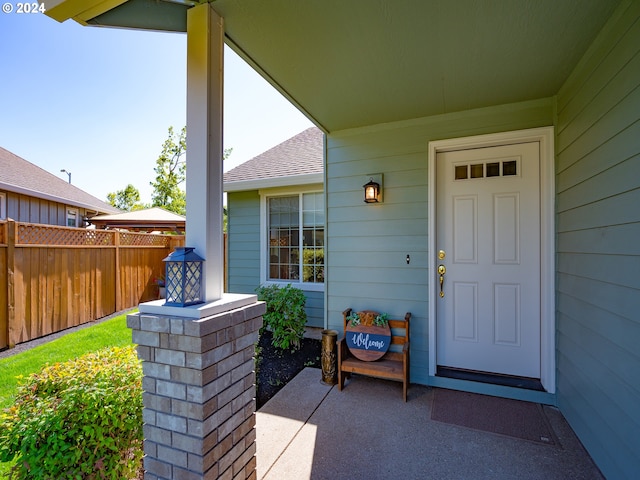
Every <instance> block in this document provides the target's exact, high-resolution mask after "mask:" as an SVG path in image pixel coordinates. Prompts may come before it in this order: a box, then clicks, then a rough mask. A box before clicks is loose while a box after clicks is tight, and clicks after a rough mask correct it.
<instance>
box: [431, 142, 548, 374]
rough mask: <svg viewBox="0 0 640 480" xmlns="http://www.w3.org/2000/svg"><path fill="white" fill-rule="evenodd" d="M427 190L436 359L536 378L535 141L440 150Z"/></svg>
mask: <svg viewBox="0 0 640 480" xmlns="http://www.w3.org/2000/svg"><path fill="white" fill-rule="evenodd" d="M436 189H437V193H436V195H437V200H436V209H437V211H436V217H437V218H436V252H434V254H435V255H438V259H437V260H436V262H437V263H436V268H438V267H440V265H442V266H443V267H444V268H445V269H446V272H445V273H444V275H443V277H442V286H441V284H440V275H439V274H438V273H437V272H436V273H435V276H436V277H435V280H436V281H435V282H434V284H435V288H436V289H437V295H436V297H435V298H436V313H437V315H436V335H437V347H436V361H437V365H438V366H439V367H449V368H457V369H464V370H473V371H478V372H488V373H497V374H505V375H514V376H521V377H529V378H540V376H541V371H540V362H541V357H540V355H541V351H540V350H541V331H540V328H541V322H540V316H541V314H540V312H541V308H540V295H541V275H540V262H541V253H540V228H541V225H540V144H539V142H529V143H520V144H513V145H503V146H495V147H486V148H473V149H467V150H458V151H447V152H439V153H437V156H436ZM443 254H444V255H443ZM440 257H443V258H440Z"/></svg>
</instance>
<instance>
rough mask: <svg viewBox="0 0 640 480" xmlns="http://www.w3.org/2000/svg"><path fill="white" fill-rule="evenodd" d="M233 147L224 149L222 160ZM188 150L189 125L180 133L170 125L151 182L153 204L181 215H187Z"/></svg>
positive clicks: (229, 153) (227, 156)
mask: <svg viewBox="0 0 640 480" xmlns="http://www.w3.org/2000/svg"><path fill="white" fill-rule="evenodd" d="M232 151H233V149H232V148H227V149H225V150H224V152H223V155H222V160H223V161H224V160H226V159H227V158H229V155H231V152H232ZM186 152H187V127H182V130H180V133H179V134H177V133H175V132H174V130H173V127H169V135H168V138H167V139H166V140H165V142H164V143H163V144H162V152H161V153H160V156H159V157H158V159H157V160H156V167H155V169H154V171H155V172H156V179H155V181H154V182H150V184H151V186H152V187H153V193H152V194H151V205H152V206H154V207H163V208H165V209H167V210H170V211H172V212H175V213H178V214H180V215H186V212H187V196H186V193H185V191H184V189H183V184H184V183H185V179H186V171H187V162H186V158H182V157H183V156H184V155H185V154H186Z"/></svg>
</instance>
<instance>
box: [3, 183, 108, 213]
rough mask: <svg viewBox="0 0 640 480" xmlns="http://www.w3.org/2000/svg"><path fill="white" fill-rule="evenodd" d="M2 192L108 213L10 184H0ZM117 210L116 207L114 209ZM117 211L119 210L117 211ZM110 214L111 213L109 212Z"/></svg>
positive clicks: (94, 207) (82, 203) (95, 207)
mask: <svg viewBox="0 0 640 480" xmlns="http://www.w3.org/2000/svg"><path fill="white" fill-rule="evenodd" d="M0 190H6V191H7V192H13V193H19V194H21V195H28V196H29V197H34V198H41V199H43V200H50V201H52V202H56V203H62V204H64V205H68V206H69V207H79V208H85V209H87V210H95V211H97V212H107V210H106V209H104V208H102V207H100V206H98V205H90V204H88V203H84V202H77V201H75V200H71V199H69V198H63V197H58V196H56V195H49V194H48V193H42V192H38V191H35V190H29V189H28V188H24V187H19V186H17V185H12V184H10V183H4V182H0ZM114 208H115V207H114ZM116 210H117V209H116ZM109 213H110V212H109Z"/></svg>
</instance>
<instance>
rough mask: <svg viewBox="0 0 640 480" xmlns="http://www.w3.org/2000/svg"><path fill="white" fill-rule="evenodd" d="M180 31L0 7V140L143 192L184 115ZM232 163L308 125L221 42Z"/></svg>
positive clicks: (39, 159) (52, 163)
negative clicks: (87, 22) (105, 24)
mask: <svg viewBox="0 0 640 480" xmlns="http://www.w3.org/2000/svg"><path fill="white" fill-rule="evenodd" d="M186 41H187V37H186V35H185V34H175V33H174V34H171V33H154V32H138V31H130V30H121V29H107V28H95V27H82V26H80V25H79V24H77V23H75V22H72V21H67V22H65V23H63V24H60V23H58V22H56V21H54V20H52V19H50V18H49V17H46V16H45V15H42V14H28V15H27V14H16V13H15V12H14V13H10V14H5V13H0V146H2V147H3V148H6V149H7V150H9V151H11V152H13V153H15V154H16V155H19V156H20V157H22V158H24V159H26V160H28V161H30V162H32V163H34V164H36V165H38V166H40V167H42V168H44V169H45V170H47V171H49V172H51V173H53V174H55V175H58V176H60V177H61V178H64V179H65V180H66V179H67V176H66V174H65V173H61V172H60V170H61V169H63V168H64V169H66V170H68V171H70V172H71V173H72V183H73V184H74V185H76V186H78V187H79V188H82V189H83V190H85V191H87V192H89V193H91V194H92V195H94V196H96V197H98V198H100V199H102V200H105V199H106V195H107V193H109V192H114V191H116V190H121V189H123V188H124V187H125V186H126V185H127V184H128V183H132V184H133V185H135V186H136V187H137V188H138V189H139V190H140V193H141V195H142V199H143V201H145V202H149V201H150V200H151V187H150V186H149V182H150V181H151V180H152V179H153V168H154V165H155V160H156V158H157V157H158V155H159V153H160V151H161V148H162V143H163V141H164V140H165V139H166V138H167V129H168V128H169V126H171V125H173V126H174V127H175V130H179V129H180V128H181V127H182V126H184V125H185V123H186V87H185V85H186ZM224 126H225V136H224V142H225V148H233V153H232V155H231V157H230V158H229V159H228V160H227V162H226V164H225V170H228V169H230V168H232V167H234V166H236V165H238V164H240V163H242V162H244V161H246V160H249V159H250V158H252V157H254V156H256V155H258V154H260V153H262V152H263V151H265V150H267V149H269V148H271V147H273V146H275V145H277V144H278V143H281V142H282V141H284V140H286V139H287V138H290V137H292V136H293V135H295V134H297V133H299V132H301V131H302V130H304V129H306V128H308V127H310V126H312V124H311V122H310V121H309V120H308V119H306V118H305V117H304V116H303V115H302V114H301V113H300V112H298V111H297V110H296V109H295V107H293V106H292V105H291V104H290V103H289V102H288V101H287V100H286V99H285V98H284V97H282V96H281V95H280V94H279V93H278V92H276V91H275V90H274V89H273V87H271V86H270V85H269V84H268V83H267V82H266V81H264V80H263V79H262V78H261V77H260V76H259V75H258V74H257V73H255V72H254V71H253V70H252V69H251V68H250V67H249V66H248V65H246V63H244V61H242V60H241V59H240V58H239V57H237V56H236V55H235V54H234V53H233V52H232V51H231V50H230V49H228V48H226V47H225V112H224Z"/></svg>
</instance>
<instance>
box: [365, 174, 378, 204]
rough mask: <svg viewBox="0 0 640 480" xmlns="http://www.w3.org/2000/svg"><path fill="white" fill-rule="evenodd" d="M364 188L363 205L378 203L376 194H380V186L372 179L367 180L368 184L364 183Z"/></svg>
mask: <svg viewBox="0 0 640 480" xmlns="http://www.w3.org/2000/svg"><path fill="white" fill-rule="evenodd" d="M362 187H363V188H364V201H365V203H378V201H379V199H378V194H379V193H380V184H379V183H377V182H374V181H373V177H372V178H370V179H369V182H368V183H365V184H364V185H363V186H362Z"/></svg>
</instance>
